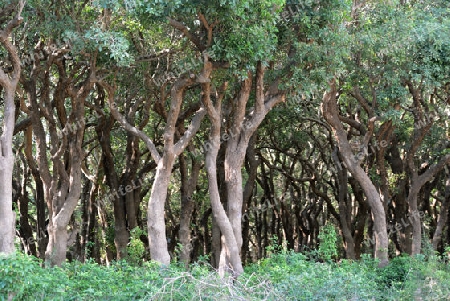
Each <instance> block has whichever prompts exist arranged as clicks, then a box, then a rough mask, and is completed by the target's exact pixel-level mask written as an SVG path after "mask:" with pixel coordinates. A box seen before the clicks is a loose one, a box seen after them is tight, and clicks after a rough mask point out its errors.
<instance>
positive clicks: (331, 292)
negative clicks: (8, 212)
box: [0, 251, 450, 300]
mask: <svg viewBox="0 0 450 301" xmlns="http://www.w3.org/2000/svg"><path fill="white" fill-rule="evenodd" d="M377 266H378V262H377V260H375V259H373V258H372V257H371V256H369V255H364V256H363V258H362V259H361V260H359V261H350V260H341V261H339V262H316V261H314V260H310V259H309V257H308V256H306V255H304V254H301V253H294V252H292V251H290V252H287V251H284V252H281V253H276V254H272V256H271V257H270V258H267V259H264V260H261V261H260V262H258V263H256V264H252V265H249V266H247V267H245V272H244V274H242V275H241V276H240V277H239V278H238V279H231V278H227V277H225V278H220V277H219V276H218V274H217V272H216V271H215V270H214V269H213V268H212V267H211V266H209V265H208V264H206V263H205V262H198V263H194V264H192V265H191V266H190V268H189V272H186V270H185V269H184V266H183V265H180V264H172V265H170V266H167V267H162V266H160V265H159V264H157V263H155V262H144V263H143V264H142V265H141V266H135V265H132V264H130V263H128V262H125V261H119V262H114V263H112V264H111V265H110V266H109V267H105V266H100V265H98V264H96V263H94V262H87V263H84V264H81V263H80V262H72V263H66V264H64V265H63V266H62V267H61V268H58V267H55V268H49V269H43V268H41V266H40V262H39V260H38V259H36V258H33V257H30V256H26V255H23V254H14V255H12V256H0V300H8V297H11V296H13V297H14V298H13V300H414V299H420V298H421V299H422V300H449V298H448V296H450V268H449V265H448V264H446V263H445V262H444V261H443V259H441V258H439V257H437V256H434V257H429V258H425V256H417V257H409V256H400V257H397V258H394V259H392V260H391V262H390V264H389V265H388V266H387V267H386V268H378V267H377Z"/></svg>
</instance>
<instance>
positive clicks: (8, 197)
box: [0, 1, 25, 254]
mask: <svg viewBox="0 0 450 301" xmlns="http://www.w3.org/2000/svg"><path fill="white" fill-rule="evenodd" d="M24 5H25V3H24V2H23V1H20V2H19V3H18V4H17V3H14V2H13V3H10V4H9V5H7V6H5V7H3V8H2V10H1V11H0V21H1V23H3V22H5V21H7V23H6V24H5V25H4V27H3V28H2V30H0V44H1V45H2V46H3V47H4V48H5V49H6V51H7V54H8V56H9V59H10V62H11V66H10V68H11V69H9V68H5V67H7V66H4V67H2V68H1V69H0V85H1V87H2V88H3V94H4V112H3V121H2V134H1V136H0V151H1V153H0V192H1V195H0V253H7V254H8V253H12V252H14V251H15V247H14V238H15V224H16V218H15V217H16V215H15V213H14V211H13V207H12V196H13V191H12V173H13V167H14V154H13V149H12V138H13V133H14V125H15V109H16V105H15V103H14V95H15V93H16V88H17V84H18V83H19V78H20V71H21V66H20V59H19V55H18V53H17V49H16V47H15V46H14V45H13V44H12V43H11V41H10V36H11V33H12V31H13V30H14V28H16V27H18V26H19V25H20V24H21V23H22V21H23V18H22V17H21V13H22V9H23V7H24ZM16 6H18V9H17V13H16V14H15V16H14V17H13V18H12V19H11V20H8V19H10V13H12V12H14V11H15V10H16V9H15V7H16ZM7 69H9V70H7Z"/></svg>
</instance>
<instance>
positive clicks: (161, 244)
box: [147, 153, 175, 265]
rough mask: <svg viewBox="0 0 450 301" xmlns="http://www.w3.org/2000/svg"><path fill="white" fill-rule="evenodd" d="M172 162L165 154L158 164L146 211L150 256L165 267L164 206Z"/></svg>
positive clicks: (167, 255) (166, 262) (166, 251)
mask: <svg viewBox="0 0 450 301" xmlns="http://www.w3.org/2000/svg"><path fill="white" fill-rule="evenodd" d="M174 160H175V158H174V155H173V154H172V155H171V154H167V153H166V154H165V155H164V156H163V157H162V159H161V160H160V162H159V163H158V167H157V168H156V175H155V181H154V182H153V186H152V191H151V196H150V200H149V201H148V209H147V217H148V220H147V227H148V239H149V245H150V256H151V258H152V259H153V260H155V261H157V262H160V263H162V264H165V265H168V264H170V255H169V251H168V249H167V239H166V223H165V219H164V204H165V202H166V197H167V189H168V187H169V182H170V176H171V173H172V167H173V163H174Z"/></svg>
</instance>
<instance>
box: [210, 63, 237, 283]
mask: <svg viewBox="0 0 450 301" xmlns="http://www.w3.org/2000/svg"><path fill="white" fill-rule="evenodd" d="M208 67H209V68H208ZM205 68H206V69H207V70H208V71H209V73H210V72H211V69H212V65H211V63H210V62H208V63H207V64H206V65H205ZM202 88H203V102H204V104H205V107H206V110H207V112H208V116H209V118H210V120H211V131H210V137H209V141H208V149H207V152H206V157H205V165H206V173H207V175H208V188H209V195H210V200H211V208H212V212H213V217H214V220H215V222H216V223H217V225H218V226H219V229H220V232H221V233H222V239H221V240H222V251H221V254H220V259H219V274H220V275H221V276H224V275H225V272H231V274H232V275H233V276H234V277H237V276H239V275H240V274H242V273H243V272H244V269H243V267H242V261H241V257H240V255H239V251H240V247H241V245H242V241H241V245H239V243H238V241H237V239H236V236H235V235H236V232H235V231H234V229H233V225H232V223H231V221H230V219H229V217H228V216H227V214H226V212H225V209H224V208H223V205H222V203H221V201H220V194H219V186H218V182H217V154H218V153H219V148H220V125H221V104H222V98H223V96H224V94H223V93H222V95H221V96H219V97H218V99H217V103H216V105H215V106H214V105H213V103H212V101H211V99H210V93H211V91H210V90H211V87H210V84H209V83H204V84H202ZM225 88H226V84H225V85H224V86H223V87H222V89H223V90H225ZM241 192H242V187H241ZM241 198H242V195H241ZM239 222H240V220H239ZM239 226H240V225H239Z"/></svg>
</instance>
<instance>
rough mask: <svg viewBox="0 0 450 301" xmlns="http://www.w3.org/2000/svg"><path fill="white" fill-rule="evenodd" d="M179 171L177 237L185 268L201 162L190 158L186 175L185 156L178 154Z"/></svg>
mask: <svg viewBox="0 0 450 301" xmlns="http://www.w3.org/2000/svg"><path fill="white" fill-rule="evenodd" d="M179 161H180V173H181V217H180V231H179V237H180V242H181V246H182V249H181V253H180V261H181V262H184V264H185V267H186V268H187V266H188V264H189V263H190V261H191V253H192V244H191V218H192V212H193V211H194V205H195V204H194V200H193V199H192V195H193V193H194V191H195V189H196V186H197V181H198V177H199V174H200V169H201V163H200V161H198V160H197V159H196V158H193V159H192V171H191V174H190V177H189V176H188V166H187V162H186V158H185V156H184V155H183V154H181V155H180V159H179Z"/></svg>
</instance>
